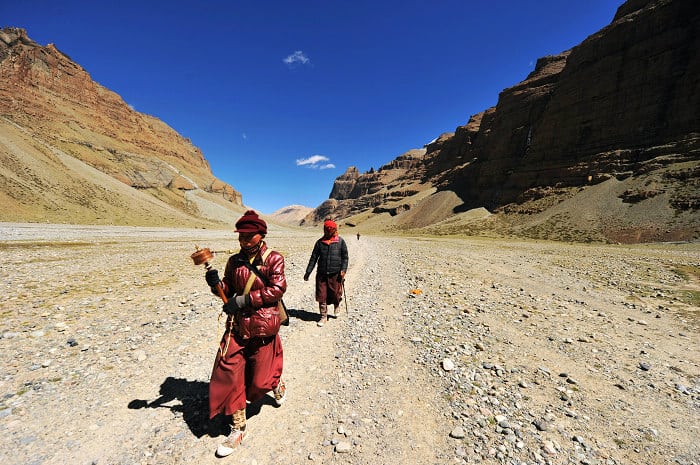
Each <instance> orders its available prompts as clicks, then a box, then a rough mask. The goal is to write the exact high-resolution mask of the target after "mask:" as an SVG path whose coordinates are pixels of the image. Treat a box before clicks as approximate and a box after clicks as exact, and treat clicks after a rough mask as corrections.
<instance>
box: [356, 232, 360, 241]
mask: <svg viewBox="0 0 700 465" xmlns="http://www.w3.org/2000/svg"><path fill="white" fill-rule="evenodd" d="M357 240H358V241H359V240H360V233H357Z"/></svg>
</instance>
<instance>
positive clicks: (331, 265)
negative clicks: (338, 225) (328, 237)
mask: <svg viewBox="0 0 700 465" xmlns="http://www.w3.org/2000/svg"><path fill="white" fill-rule="evenodd" d="M316 262H318V269H317V270H316V273H318V274H320V275H332V274H338V273H340V272H341V271H348V246H347V245H346V244H345V241H344V240H343V238H342V237H340V236H339V237H338V242H331V243H330V244H326V243H325V242H323V238H321V239H319V240H317V241H316V244H315V245H314V250H313V252H311V258H310V259H309V264H308V265H307V267H306V276H308V275H310V274H311V272H312V271H313V269H314V266H316Z"/></svg>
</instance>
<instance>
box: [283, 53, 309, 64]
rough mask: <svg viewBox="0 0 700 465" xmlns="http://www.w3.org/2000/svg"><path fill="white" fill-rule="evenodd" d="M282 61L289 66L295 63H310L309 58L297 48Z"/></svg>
mask: <svg viewBox="0 0 700 465" xmlns="http://www.w3.org/2000/svg"><path fill="white" fill-rule="evenodd" d="M282 61H283V62H284V63H285V64H286V65H287V66H289V67H290V68H292V67H294V66H296V65H297V64H302V65H308V64H309V63H311V60H309V58H308V57H307V56H306V55H304V52H302V51H301V50H297V51H296V52H294V53H292V54H291V55H289V56H288V57H287V58H285V59H284V60H282Z"/></svg>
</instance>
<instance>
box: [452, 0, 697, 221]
mask: <svg viewBox="0 0 700 465" xmlns="http://www.w3.org/2000/svg"><path fill="white" fill-rule="evenodd" d="M697 31H698V8H697V6H696V5H695V4H694V3H693V2H691V1H686V0H677V1H651V2H642V1H635V2H628V3H626V4H624V5H623V6H622V7H621V8H620V9H619V11H618V13H617V15H616V17H615V19H614V21H613V23H612V24H611V25H610V26H608V27H606V28H604V29H603V30H601V31H599V32H598V33H596V34H593V35H592V36H590V37H589V38H588V39H586V40H585V41H584V42H583V43H581V44H580V45H579V46H577V47H575V48H574V49H572V50H571V51H570V52H565V53H563V54H562V55H559V56H557V57H547V58H545V59H541V60H540V61H539V62H538V65H537V68H536V69H535V71H534V72H533V73H532V74H531V75H530V76H528V78H527V79H526V80H525V81H523V82H521V83H520V84H518V85H516V86H514V87H511V88H509V89H506V90H504V91H503V92H502V93H501V95H500V96H499V100H498V104H497V106H496V108H495V111H494V112H493V113H492V118H489V119H488V120H486V121H483V122H482V124H481V128H480V130H479V134H478V135H477V137H476V139H477V140H478V143H477V144H476V146H475V147H473V148H474V150H473V151H472V153H473V154H474V156H475V158H476V161H475V163H473V164H472V165H470V166H469V167H467V168H465V169H464V170H463V171H462V172H461V175H460V176H456V177H454V178H453V179H452V180H451V187H452V188H454V189H455V190H457V191H459V192H460V196H462V198H463V199H464V200H465V206H466V207H475V206H485V207H487V208H491V209H495V208H499V207H501V206H503V205H506V204H509V203H512V202H519V201H521V200H522V199H523V194H524V193H526V192H527V191H528V190H529V189H533V188H540V187H547V186H557V187H571V186H585V185H588V184H589V183H591V182H593V183H596V182H600V181H603V180H605V179H608V178H609V177H610V176H619V175H620V174H622V173H634V172H637V171H638V170H639V169H640V168H641V164H642V163H644V162H646V161H649V160H650V159H652V158H658V157H660V156H663V155H674V156H676V155H677V156H678V157H679V158H678V159H677V161H682V160H683V159H697V154H698V152H697V150H698V131H700V95H699V94H698V93H697V90H698V76H700V74H699V71H700V69H699V63H700V60H699V58H698V55H697V54H698V50H700V36H699V35H698V34H697ZM482 136H483V137H482ZM660 147H666V148H660ZM679 152H680V154H679ZM589 177H590V180H589Z"/></svg>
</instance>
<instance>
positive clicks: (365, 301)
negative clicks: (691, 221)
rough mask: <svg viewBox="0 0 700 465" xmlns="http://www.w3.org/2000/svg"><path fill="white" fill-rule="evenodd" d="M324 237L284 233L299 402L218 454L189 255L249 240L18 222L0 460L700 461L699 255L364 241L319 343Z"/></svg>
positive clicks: (204, 303) (667, 249) (6, 282)
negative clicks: (320, 244) (310, 275)
mask: <svg viewBox="0 0 700 465" xmlns="http://www.w3.org/2000/svg"><path fill="white" fill-rule="evenodd" d="M341 235H343V231H342V230H341ZM317 237H318V232H317V231H308V230H302V231H299V230H286V229H284V230H283V229H279V228H277V229H275V228H271V231H270V234H269V235H268V237H267V242H268V245H270V246H271V247H273V248H274V249H276V250H278V251H280V252H281V253H282V254H283V255H284V256H285V259H286V274H287V279H288V284H289V289H288V291H287V294H286V296H285V302H286V303H287V307H288V308H289V309H290V315H291V324H290V326H288V327H284V328H283V329H282V338H283V345H284V353H285V371H284V375H283V377H284V379H285V380H286V383H287V386H288V389H289V391H288V400H287V402H286V403H285V404H284V405H283V406H281V407H276V406H275V404H274V402H273V400H272V397H269V398H267V399H265V400H264V401H262V402H260V403H258V404H253V405H250V406H249V408H248V417H249V420H248V424H249V431H250V434H249V437H248V438H247V439H246V441H245V442H244V443H243V444H242V445H241V447H240V448H239V449H238V450H237V451H236V452H235V453H234V454H232V455H231V456H229V457H227V458H223V459H218V458H216V457H215V456H214V450H215V449H216V446H217V445H218V443H219V442H220V441H221V440H222V438H223V436H224V435H225V433H226V427H225V425H224V424H223V423H222V422H221V421H219V420H220V419H218V418H217V419H215V420H214V421H209V420H208V412H207V384H208V379H209V374H210V371H211V366H212V363H213V360H214V356H215V353H216V349H217V343H218V340H219V338H220V336H221V333H222V330H223V322H220V321H219V320H218V315H219V310H220V302H219V301H218V299H217V298H216V297H215V296H213V295H211V294H210V293H209V290H208V288H207V286H206V283H205V281H204V269H203V268H201V267H196V266H194V265H193V263H192V260H191V259H190V254H191V253H192V252H194V250H195V248H194V247H195V244H198V245H199V246H201V247H209V248H211V249H212V250H216V251H221V252H220V253H217V254H216V256H215V259H214V266H215V267H218V268H219V269H222V268H223V266H224V264H225V261H226V258H227V256H228V255H227V253H226V252H225V251H226V250H227V249H230V248H234V247H236V246H237V242H236V240H235V235H234V233H232V232H231V231H214V230H206V229H201V230H195V229H188V230H175V229H161V228H127V227H125V228H107V227H85V226H59V225H36V224H31V225H30V224H9V223H5V224H0V250H1V251H2V257H3V260H2V263H0V278H1V279H0V315H2V319H1V320H0V322H1V326H0V360H1V362H0V363H1V365H0V366H1V367H2V376H1V377H0V394H2V401H1V403H0V431H1V432H2V434H1V435H0V463H3V464H35V465H39V464H65V463H71V464H85V465H89V464H144V465H145V464H159V465H163V464H166V465H167V464H184V463H188V464H189V463H197V464H208V463H212V464H213V463H226V462H228V463H240V464H250V465H254V464H272V463H295V464H303V463H313V464H316V463H319V464H336V463H337V464H353V465H370V464H395V463H408V464H477V463H482V464H483V463H486V464H517V465H521V464H606V465H613V464H640V465H641V464H666V463H678V464H682V465H689V464H699V463H700V448H699V446H698V441H697V438H698V437H700V431H699V430H700V351H699V350H698V349H699V345H700V338H699V337H698V323H699V322H700V314H699V313H698V312H699V309H698V295H700V282H699V280H698V278H699V277H700V244H697V243H695V244H653V245H639V246H609V245H580V244H579V245H576V244H564V243H552V242H513V241H495V240H485V239H428V238H400V237H380V236H371V235H363V236H362V237H361V239H360V240H357V239H356V238H355V236H354V235H350V234H349V235H348V236H345V239H346V240H347V243H348V246H349V253H350V269H349V271H348V275H347V281H346V289H347V293H348V299H347V302H343V303H342V305H341V307H340V309H339V313H338V316H337V318H334V319H331V320H330V321H329V323H328V324H327V325H326V326H324V327H323V328H319V327H317V326H316V324H315V322H316V320H317V318H318V312H317V309H316V304H315V302H314V301H313V284H312V282H304V281H303V279H302V276H303V273H304V269H305V267H306V263H307V260H308V256H309V254H310V252H311V248H312V246H313V241H314V240H315V239H316V238H317ZM345 303H347V308H346V306H345Z"/></svg>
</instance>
